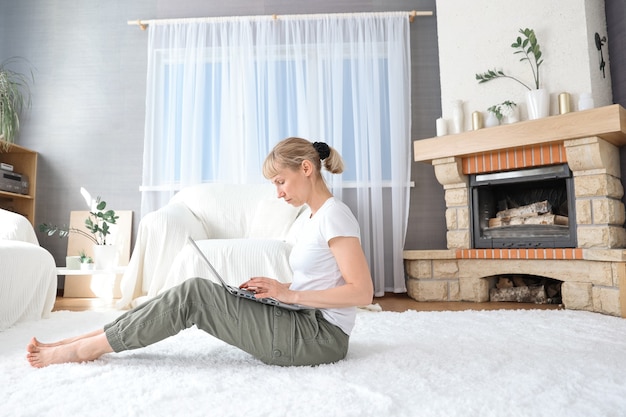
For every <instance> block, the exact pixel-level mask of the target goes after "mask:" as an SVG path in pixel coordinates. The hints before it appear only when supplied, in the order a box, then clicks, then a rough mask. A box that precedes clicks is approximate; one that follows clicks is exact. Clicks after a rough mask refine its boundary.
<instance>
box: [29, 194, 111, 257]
mask: <svg viewBox="0 0 626 417" xmlns="http://www.w3.org/2000/svg"><path fill="white" fill-rule="evenodd" d="M106 205H107V203H106V202H105V201H103V200H101V199H100V197H97V198H96V201H95V205H94V208H93V209H92V210H91V211H90V212H89V215H88V216H87V218H86V219H85V228H86V229H87V230H88V231H89V232H90V233H87V232H86V231H84V230H83V229H77V228H74V227H68V226H57V225H52V224H48V223H42V224H40V225H39V231H40V232H42V233H45V234H47V235H48V236H52V235H54V234H56V233H57V232H58V234H59V237H61V238H63V237H67V236H68V235H69V234H70V233H76V234H79V235H81V236H84V237H86V238H87V239H89V240H91V241H92V242H93V243H94V257H95V258H96V263H97V267H98V269H108V268H110V267H113V266H115V265H116V264H117V260H116V259H115V258H116V255H117V248H116V247H115V246H112V245H108V244H107V236H108V235H109V234H111V227H110V225H112V224H116V223H117V219H118V218H119V216H117V215H116V214H115V211H114V210H107V209H106Z"/></svg>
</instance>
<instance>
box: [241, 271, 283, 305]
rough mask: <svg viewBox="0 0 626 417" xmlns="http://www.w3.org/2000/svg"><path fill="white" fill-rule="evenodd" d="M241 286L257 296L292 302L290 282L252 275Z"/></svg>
mask: <svg viewBox="0 0 626 417" xmlns="http://www.w3.org/2000/svg"><path fill="white" fill-rule="evenodd" d="M239 288H241V289H244V290H248V291H252V292H253V293H254V294H255V296H256V298H275V299H277V300H279V301H282V302H283V303H290V302H291V301H289V299H290V293H293V291H290V290H289V283H283V282H280V281H277V280H275V279H273V278H267V277H252V278H250V279H249V280H248V281H246V282H244V283H243V284H241V285H240V286H239Z"/></svg>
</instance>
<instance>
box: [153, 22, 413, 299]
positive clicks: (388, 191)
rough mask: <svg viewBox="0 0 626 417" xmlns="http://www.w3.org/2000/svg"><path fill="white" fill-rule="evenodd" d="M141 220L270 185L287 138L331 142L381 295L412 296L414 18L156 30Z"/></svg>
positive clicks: (181, 25)
mask: <svg viewBox="0 0 626 417" xmlns="http://www.w3.org/2000/svg"><path fill="white" fill-rule="evenodd" d="M148 48H149V49H148V53H149V58H148V79H147V101H146V127H145V145H144V167H143V185H142V187H141V191H142V214H145V213H147V212H149V211H152V210H155V209H157V208H159V207H161V206H162V205H164V204H165V203H166V202H167V201H168V200H169V198H170V197H171V196H172V195H173V193H174V192H176V190H178V189H180V188H182V187H185V186H187V185H191V184H196V183H200V182H211V181H217V182H226V183H250V182H261V181H264V179H263V178H262V175H261V164H262V161H263V159H264V157H265V155H266V154H267V153H268V152H269V151H270V149H271V148H272V146H274V144H275V143H276V142H278V141H279V140H281V139H283V138H285V137H288V136H300V137H304V138H307V139H309V140H312V141H325V142H327V143H328V144H329V145H331V146H333V147H335V148H336V149H337V150H338V151H339V152H340V153H341V154H342V156H343V157H344V159H345V162H346V165H347V169H346V172H345V173H344V174H343V175H341V176H338V175H332V176H327V177H326V178H327V181H328V182H329V185H330V187H331V188H332V191H333V193H334V194H335V195H336V196H337V197H339V198H341V199H343V200H344V201H345V202H346V203H347V204H348V205H350V206H351V208H352V209H353V211H354V212H355V215H356V216H357V218H358V219H359V223H360V225H361V232H362V243H363V247H364V249H365V251H366V255H367V257H368V260H369V262H370V267H371V269H372V275H373V277H374V280H375V289H376V293H377V295H382V293H383V292H385V291H394V292H401V291H404V290H405V281H404V267H403V257H402V250H403V246H404V236H405V231H406V223H407V217H408V204H409V193H408V186H409V178H410V154H411V152H410V120H411V117H410V111H411V109H410V55H409V22H408V14H407V13H405V12H392V13H360V14H332V15H298V16H280V17H279V18H278V19H273V18H272V17H269V16H268V17H262V16H260V17H230V18H210V19H184V20H176V21H170V22H168V21H155V22H151V23H150V26H149V45H148Z"/></svg>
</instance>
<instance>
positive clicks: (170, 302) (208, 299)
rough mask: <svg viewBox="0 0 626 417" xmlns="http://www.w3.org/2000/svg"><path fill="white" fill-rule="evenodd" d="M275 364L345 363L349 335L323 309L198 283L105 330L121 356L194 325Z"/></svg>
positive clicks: (161, 297) (145, 306)
mask: <svg viewBox="0 0 626 417" xmlns="http://www.w3.org/2000/svg"><path fill="white" fill-rule="evenodd" d="M194 325H195V326H197V327H198V328H199V329H201V330H204V331H205V332H207V333H209V334H211V335H213V336H215V337H216V338H218V339H220V340H223V341H224V342H226V343H228V344H231V345H233V346H237V347H238V348H240V349H242V350H244V351H246V352H248V353H250V354H251V355H253V356H255V357H256V358H258V359H259V360H261V361H263V362H264V363H267V364H272V365H282V366H289V365H295V366H297V365H318V364H322V363H332V362H336V361H339V360H341V359H343V358H344V357H345V356H346V353H347V351H348V340H349V336H348V335H346V334H345V333H344V332H343V331H342V330H341V329H340V328H339V327H337V326H334V325H332V324H330V323H329V322H328V321H326V320H325V319H324V318H323V317H322V314H321V312H320V311H319V310H301V311H291V310H286V309H283V308H280V307H274V306H270V305H266V304H262V303H257V302H255V301H252V300H246V299H244V298H240V297H235V296H233V295H231V294H229V293H228V292H227V291H226V290H225V289H224V288H223V287H222V286H221V285H217V284H215V283H213V282H211V281H209V280H206V279H203V278H192V279H189V280H186V281H184V282H183V283H182V284H180V285H178V286H176V287H173V288H170V289H169V290H167V291H165V292H164V293H162V294H161V295H159V296H158V297H155V298H153V299H152V300H150V301H147V302H146V303H144V304H142V305H140V306H138V307H136V308H134V309H132V310H129V311H127V312H126V313H124V314H122V315H121V316H120V317H118V318H117V319H116V320H115V321H114V322H112V323H110V324H107V325H106V326H105V327H104V330H105V334H106V337H107V339H108V341H109V344H110V345H111V347H112V348H113V350H114V351H115V352H121V351H124V350H130V349H137V348H141V347H145V346H148V345H151V344H153V343H156V342H158V341H160V340H163V339H165V338H168V337H170V336H174V335H175V334H177V333H178V332H180V331H181V330H183V329H186V328H188V327H191V326H194Z"/></svg>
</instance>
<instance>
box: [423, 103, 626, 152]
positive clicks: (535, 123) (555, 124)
mask: <svg viewBox="0 0 626 417" xmlns="http://www.w3.org/2000/svg"><path fill="white" fill-rule="evenodd" d="M591 136H597V137H600V138H602V139H604V140H606V141H607V142H610V143H612V144H614V145H616V146H623V145H626V110H624V108H623V107H621V106H620V105H619V104H613V105H610V106H605V107H599V108H595V109H590V110H584V111H578V112H572V113H566V114H561V115H558V116H550V117H544V118H542V119H537V120H527V121H523V122H518V123H513V124H509V125H502V126H495V127H490V128H484V129H479V130H472V131H469V132H464V133H459V134H455V135H447V136H441V137H435V138H429V139H421V140H415V141H414V142H413V155H414V159H415V161H417V162H432V160H434V159H439V158H448V157H464V156H469V155H474V154H477V153H481V152H489V151H497V150H502V149H511V148H518V147H521V146H532V145H538V144H548V143H558V142H563V141H566V140H570V139H578V138H584V137H591Z"/></svg>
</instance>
